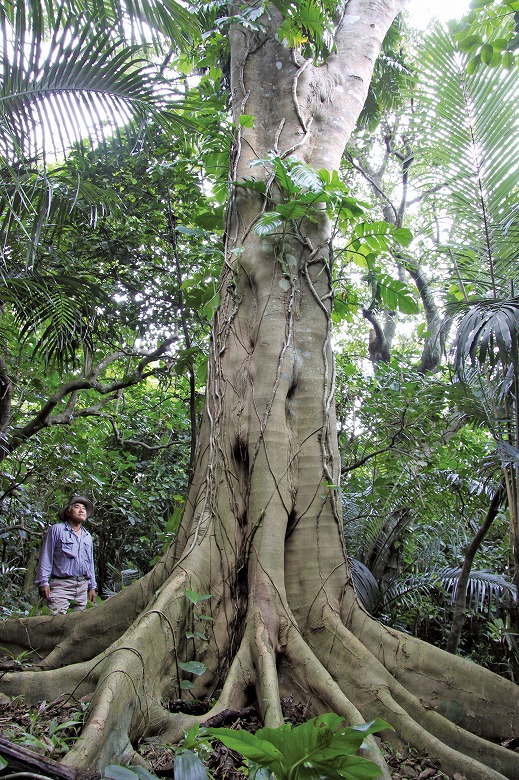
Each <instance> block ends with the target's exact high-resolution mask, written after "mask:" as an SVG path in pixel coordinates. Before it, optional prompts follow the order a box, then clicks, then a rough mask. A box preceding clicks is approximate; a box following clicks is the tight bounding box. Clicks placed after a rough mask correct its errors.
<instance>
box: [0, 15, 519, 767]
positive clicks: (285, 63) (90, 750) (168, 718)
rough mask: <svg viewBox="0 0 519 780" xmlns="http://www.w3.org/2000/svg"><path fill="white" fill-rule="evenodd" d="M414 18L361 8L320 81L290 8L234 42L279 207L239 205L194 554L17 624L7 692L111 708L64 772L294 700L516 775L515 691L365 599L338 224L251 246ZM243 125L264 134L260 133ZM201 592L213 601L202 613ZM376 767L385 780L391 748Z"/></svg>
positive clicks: (186, 551)
mask: <svg viewBox="0 0 519 780" xmlns="http://www.w3.org/2000/svg"><path fill="white" fill-rule="evenodd" d="M402 5H403V2H401V0H349V2H347V3H345V4H344V16H343V18H342V22H341V25H340V28H339V30H338V32H337V49H336V53H335V54H333V55H332V56H330V57H329V58H328V59H327V60H326V62H324V63H323V64H322V65H320V66H317V65H315V64H313V63H312V62H311V61H310V60H303V59H302V58H301V57H300V56H299V55H298V54H297V53H295V52H292V51H291V50H290V49H289V48H288V47H287V46H286V45H284V44H283V43H280V42H279V41H278V39H277V37H276V32H277V29H278V27H279V23H280V16H279V14H278V12H277V11H276V10H275V9H272V8H270V9H269V13H268V14H266V15H265V16H264V17H263V18H262V23H263V27H262V30H261V31H260V32H257V33H256V32H252V31H251V30H250V29H248V28H246V27H244V26H241V25H240V23H239V20H237V21H236V24H235V25H234V26H233V27H232V29H231V32H230V47H231V90H232V105H233V113H234V120H235V125H236V128H237V138H236V146H235V150H234V155H233V164H232V170H231V179H232V181H233V182H243V180H244V178H245V177H249V178H250V177H251V176H253V175H254V176H256V178H257V179H260V180H261V181H262V182H263V183H264V190H265V194H262V193H260V192H259V191H256V190H254V189H247V188H244V187H239V186H233V188H232V192H231V199H230V205H229V212H228V220H227V230H226V242H225V263H224V269H223V272H222V277H221V283H220V287H221V300H222V303H221V306H220V308H219V310H218V312H217V314H216V317H215V322H214V328H213V336H212V341H211V347H210V356H209V379H208V385H207V401H206V408H205V412H204V417H203V421H202V426H201V430H200V435H199V440H198V456H197V465H196V469H195V474H194V477H193V480H192V483H191V486H190V490H189V493H188V499H187V503H186V512H185V515H184V518H183V521H182V524H181V527H180V530H179V533H178V536H177V540H176V544H175V546H174V547H172V548H171V549H170V550H169V551H168V552H167V553H166V555H165V556H164V558H163V559H162V560H161V561H160V562H159V564H157V566H156V567H155V569H154V570H153V571H152V572H150V573H149V574H148V575H146V576H145V577H144V578H143V579H142V580H141V581H139V582H136V583H134V584H133V585H131V586H130V587H129V588H127V589H125V590H124V591H123V592H122V593H121V594H118V595H117V596H115V597H114V598H113V599H110V600H109V601H108V602H106V603H104V604H103V605H101V606H100V607H96V609H92V610H88V612H87V613H84V614H82V615H79V616H76V615H71V616H70V617H69V616H56V617H50V618H36V619H25V620H22V621H18V622H17V623H9V622H8V623H5V624H4V625H2V627H1V628H0V643H1V644H2V645H3V646H9V647H10V648H11V647H15V646H16V647H27V646H31V647H33V648H36V649H37V650H38V652H39V653H40V654H41V656H42V658H41V660H40V662H39V665H38V668H34V669H33V670H29V671H25V672H22V673H19V674H14V673H13V674H6V675H4V677H3V680H2V687H3V689H4V691H5V692H6V693H8V694H11V695H14V694H23V695H24V696H25V697H26V700H27V701H28V702H31V701H38V700H41V699H46V700H49V699H53V698H55V697H56V696H58V695H62V694H63V693H64V692H66V693H68V694H69V695H71V696H74V697H80V696H83V695H85V694H86V693H92V694H93V697H92V701H91V706H90V713H89V717H88V720H87V722H86V724H85V727H84V729H83V733H82V735H81V737H80V738H79V740H78V741H77V743H76V744H75V745H74V746H73V748H72V749H71V750H70V752H69V753H68V754H67V755H66V756H65V758H64V759H63V763H65V764H66V765H69V766H74V767H91V768H93V767H96V768H102V767H104V766H105V765H106V764H107V763H110V762H113V761H125V760H131V759H132V756H133V755H134V747H133V746H134V745H135V744H136V742H137V740H138V739H139V738H141V737H143V736H151V735H155V734H160V735H161V740H162V741H163V742H168V741H172V740H178V739H180V738H181V737H182V735H183V732H184V730H185V728H187V727H188V726H190V725H192V724H193V723H195V722H204V721H206V720H207V719H208V718H211V717H214V716H216V715H218V714H219V713H221V712H223V711H224V710H228V709H234V710H238V709H241V708H242V707H244V706H246V705H247V704H249V703H250V702H251V701H255V702H256V703H257V706H258V708H259V710H260V712H261V715H262V718H263V721H264V723H265V725H267V726H273V727H275V726H277V725H280V724H281V723H282V722H283V715H282V711H281V705H280V696H283V695H291V696H293V698H294V699H295V700H297V701H300V702H303V703H304V704H305V705H308V710H309V713H310V714H317V713H319V712H323V711H330V710H333V711H336V712H338V713H340V714H341V715H343V716H344V718H345V720H346V721H347V722H349V723H350V724H353V723H358V722H359V721H362V720H368V719H371V718H373V717H376V716H378V717H382V718H384V719H386V720H387V721H388V722H390V723H391V724H392V725H393V726H394V727H395V729H396V735H397V738H398V739H399V740H401V741H402V742H405V743H408V744H412V745H414V746H415V747H416V748H417V749H418V750H420V751H425V752H427V753H429V754H431V755H433V756H436V757H438V758H439V759H440V761H441V764H442V769H443V770H444V771H445V772H452V773H454V772H455V771H456V772H459V773H460V774H465V775H466V776H467V777H470V778H471V780H491V779H493V780H498V779H499V778H501V779H502V778H503V777H508V778H512V777H517V776H518V775H519V756H517V754H515V753H513V752H512V751H507V750H506V749H504V748H501V747H500V746H499V745H495V744H492V743H491V742H489V741H487V740H492V739H495V738H499V739H502V738H512V737H514V736H517V728H518V726H517V724H518V723H519V718H518V714H519V697H518V695H517V689H516V687H515V686H514V685H512V684H511V683H510V682H508V681H506V680H504V679H501V678H499V677H497V676H496V675H494V674H492V673H490V672H487V671H485V670H483V669H479V668H478V667H476V666H475V665H473V664H471V663H468V662H465V661H463V660H462V659H459V658H457V657H454V656H451V655H448V654H446V653H443V652H442V651H439V650H437V649H436V648H434V647H430V646H428V645H426V644H425V643H423V642H420V641H418V640H416V639H414V638H412V637H409V636H404V635H402V634H399V633H398V632H396V631H393V630H391V629H388V628H387V627H384V626H382V625H380V624H378V623H377V622H376V621H374V620H373V619H372V618H370V617H369V616H368V615H367V614H366V613H365V612H364V610H363V609H362V608H361V607H360V605H359V603H358V601H357V599H356V596H355V593H354V591H353V586H352V580H351V576H350V572H349V569H348V564H347V559H346V555H345V550H344V548H343V541H342V529H341V511H340V502H339V496H338V489H337V484H338V478H339V470H340V469H339V458H338V451H337V440H336V425H335V414H334V403H333V390H334V367H333V357H332V351H331V344H330V329H331V316H330V315H331V306H332V268H331V264H332V251H331V225H330V222H329V219H328V217H327V216H326V213H325V211H323V212H321V213H317V214H314V217H313V219H305V218H303V219H298V220H297V221H293V222H292V223H291V224H290V225H289V226H288V229H286V230H284V231H280V233H278V234H277V235H268V236H263V237H261V236H258V235H257V234H256V233H255V232H254V224H255V222H256V220H257V219H258V217H259V216H260V215H261V214H262V213H263V212H264V211H265V210H266V209H269V208H271V206H272V204H275V203H276V202H279V201H280V200H282V198H283V196H284V191H283V187H282V186H281V185H280V183H279V181H276V179H275V178H274V176H273V173H272V163H270V164H269V163H266V164H264V165H262V164H258V165H256V166H255V167H253V168H251V167H250V164H251V163H252V164H254V163H256V164H257V163H258V161H259V160H265V159H267V158H268V157H269V155H272V154H273V155H274V156H277V157H278V158H279V159H280V160H282V161H288V158H289V157H291V156H293V157H295V158H296V159H298V160H301V161H303V162H305V163H307V164H309V165H311V166H312V167H313V168H315V169H317V170H319V169H322V168H326V169H328V170H333V169H338V168H339V164H340V160H341V155H342V153H343V150H344V147H345V144H346V141H347V139H348V137H349V134H350V133H351V130H352V129H353V126H354V124H355V122H356V119H357V117H358V114H359V112H360V110H361V108H362V105H363V103H364V100H365V96H366V92H367V89H368V84H369V80H370V77H371V73H372V68H373V63H374V60H375V58H376V56H377V54H378V51H379V49H380V46H381V43H382V39H383V37H384V34H385V32H386V30H387V29H388V27H389V25H390V24H391V21H392V20H393V18H394V16H395V14H396V13H397V12H398V11H399V10H400V9H401V7H402ZM242 114H248V115H250V116H253V117H255V120H254V122H253V123H250V124H251V125H253V126H250V127H249V126H246V127H241V125H240V123H239V117H240V115H242ZM247 124H249V123H247ZM186 591H189V592H190V595H191V598H190V597H188V596H187V595H186ZM193 593H195V594H200V595H201V594H204V595H207V594H210V596H211V598H208V599H204V600H198V602H197V604H196V605H194V604H193V600H195V601H196V600H197V599H196V598H194V599H193ZM203 627H205V637H200V636H197V634H202V633H204V632H203V630H202V629H203ZM193 628H195V629H196V630H195V631H193ZM193 635H194V636H193ZM192 659H196V660H197V661H200V662H201V663H203V665H204V668H205V671H204V673H203V674H201V675H200V676H197V677H196V679H194V680H193V683H194V687H193V688H192V691H191V694H192V695H193V696H194V697H199V698H202V697H204V696H210V697H215V696H217V698H216V703H215V704H214V706H212V708H211V709H210V710H209V712H208V713H206V714H204V715H202V716H198V717H194V716H190V715H187V714H185V715H183V714H181V713H180V714H179V713H176V714H172V713H170V712H169V711H168V709H167V701H168V699H170V698H176V697H178V695H179V693H180V692H181V688H180V682H181V679H182V677H186V673H185V672H182V669H181V667H180V666H179V663H180V662H182V661H187V660H192ZM217 692H218V693H217ZM191 694H189V693H188V694H184V695H188V696H189V695H191ZM489 709H490V710H491V712H492V717H491V718H489V717H488V712H489ZM387 736H388V738H391V734H388V735H387ZM367 752H368V753H369V755H371V756H372V757H373V758H374V760H376V761H377V762H378V763H379V766H380V767H381V771H382V773H383V776H384V777H385V778H388V777H389V773H388V771H387V769H386V768H384V761H383V759H382V756H381V754H380V751H379V750H378V748H376V746H375V743H374V741H371V742H370V745H369V747H368V748H367Z"/></svg>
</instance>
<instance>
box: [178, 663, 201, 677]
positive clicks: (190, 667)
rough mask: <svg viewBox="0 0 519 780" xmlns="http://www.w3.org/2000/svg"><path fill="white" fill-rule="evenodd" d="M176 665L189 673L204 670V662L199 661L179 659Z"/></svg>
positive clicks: (199, 672)
mask: <svg viewBox="0 0 519 780" xmlns="http://www.w3.org/2000/svg"><path fill="white" fill-rule="evenodd" d="M178 665H179V667H180V668H181V669H183V670H184V671H185V672H190V673H191V674H197V675H199V674H203V673H204V672H205V670H206V666H205V664H203V663H201V661H179V662H178Z"/></svg>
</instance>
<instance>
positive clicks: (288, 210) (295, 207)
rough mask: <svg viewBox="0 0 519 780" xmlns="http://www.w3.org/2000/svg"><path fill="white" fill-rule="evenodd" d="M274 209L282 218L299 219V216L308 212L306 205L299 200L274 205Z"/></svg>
mask: <svg viewBox="0 0 519 780" xmlns="http://www.w3.org/2000/svg"><path fill="white" fill-rule="evenodd" d="M276 211H277V213H278V214H281V216H282V217H283V218H284V219H301V217H304V216H305V215H306V214H308V206H307V204H306V203H301V201H299V200H290V201H289V202H288V203H281V204H280V205H279V206H276ZM257 224H258V222H257V223H256V225H257Z"/></svg>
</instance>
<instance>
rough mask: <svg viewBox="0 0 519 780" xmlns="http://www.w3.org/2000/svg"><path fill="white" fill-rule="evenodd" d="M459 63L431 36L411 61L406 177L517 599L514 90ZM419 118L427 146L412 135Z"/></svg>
mask: <svg viewBox="0 0 519 780" xmlns="http://www.w3.org/2000/svg"><path fill="white" fill-rule="evenodd" d="M463 46H464V48H465V49H466V44H463ZM469 59H470V54H465V55H462V54H460V52H459V51H458V50H457V46H456V43H455V40H454V38H453V37H452V36H451V35H450V34H449V33H448V32H447V31H445V30H444V29H442V28H441V27H439V26H438V27H436V28H435V29H434V30H433V32H432V33H431V34H430V36H429V37H428V39H427V41H426V45H425V46H424V47H423V50H422V51H421V54H420V58H419V68H420V73H421V87H420V88H419V92H418V98H419V102H420V106H421V110H420V111H419V112H418V114H417V118H418V120H419V121H418V122H417V124H416V127H417V135H418V138H419V144H418V148H419V152H418V154H417V155H416V158H415V159H416V166H415V171H416V173H417V174H418V176H419V180H420V183H421V185H422V187H424V188H426V189H428V190H429V191H430V193H431V199H434V201H435V209H436V215H437V218H438V221H439V222H440V223H442V224H443V233H444V235H447V234H448V239H446V241H445V244H444V246H443V247H442V253H443V260H444V262H445V259H447V260H448V262H449V264H450V265H451V268H452V274H453V277H452V280H451V285H450V290H449V300H448V303H447V306H448V310H449V311H450V313H451V314H453V315H455V316H457V317H458V319H459V324H458V331H457V336H456V340H455V367H456V370H457V373H458V376H459V377H460V378H462V379H465V380H466V379H467V377H468V374H467V369H468V368H469V367H470V368H471V372H472V380H473V379H474V371H475V372H476V373H477V378H476V381H477V382H479V383H480V384H481V386H482V388H484V389H485V395H486V397H487V400H488V401H489V405H488V404H487V411H488V410H490V415H489V416H488V417H487V420H488V423H489V429H490V431H491V433H492V435H493V437H494V440H495V443H496V453H497V456H498V459H499V461H500V463H501V468H502V471H503V475H504V480H505V484H506V492H507V499H508V507H509V512H510V521H511V526H512V534H513V539H514V556H515V573H514V582H515V585H516V589H517V587H518V586H519V523H518V520H519V452H518V447H519V409H518V402H519V362H518V339H519V298H518V297H517V296H516V295H515V290H514V284H515V280H516V277H517V273H518V270H519V269H518V264H517V237H518V231H519V219H518V214H519V212H518V208H519V204H518V200H517V195H518V185H519V170H518V168H517V159H518V156H519V133H518V132H517V130H518V116H517V94H518V88H519V83H518V77H517V70H516V69H515V68H513V69H510V70H507V69H506V68H486V67H484V65H482V64H480V66H479V67H474V65H471V66H470V67H468V68H467V62H468V60H469ZM439 73H441V78H438V74H439ZM424 115H425V116H426V117H427V128H428V129H427V136H424V135H421V134H420V131H419V122H423V119H424ZM472 380H471V381H472ZM515 623H516V625H519V603H518V602H516V616H515Z"/></svg>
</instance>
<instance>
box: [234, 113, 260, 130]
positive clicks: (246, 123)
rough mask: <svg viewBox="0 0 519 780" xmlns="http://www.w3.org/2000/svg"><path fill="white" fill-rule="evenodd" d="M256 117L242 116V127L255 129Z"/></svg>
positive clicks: (239, 119)
mask: <svg viewBox="0 0 519 780" xmlns="http://www.w3.org/2000/svg"><path fill="white" fill-rule="evenodd" d="M255 121H256V117H255V116H253V115H252V114H242V115H241V116H239V117H238V122H239V123H240V125H241V126H242V127H254V122H255Z"/></svg>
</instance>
